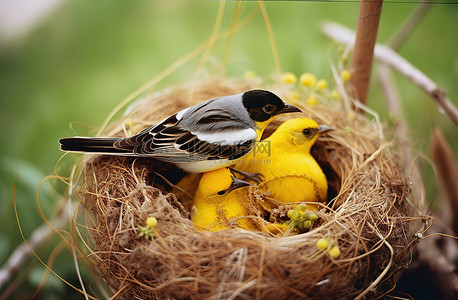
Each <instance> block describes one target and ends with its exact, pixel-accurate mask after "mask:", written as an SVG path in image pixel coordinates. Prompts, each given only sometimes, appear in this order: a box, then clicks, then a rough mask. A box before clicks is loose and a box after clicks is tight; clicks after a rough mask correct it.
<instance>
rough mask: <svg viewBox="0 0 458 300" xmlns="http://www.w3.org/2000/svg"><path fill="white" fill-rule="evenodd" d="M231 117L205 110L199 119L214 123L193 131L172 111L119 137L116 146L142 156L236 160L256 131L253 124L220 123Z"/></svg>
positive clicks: (184, 159) (254, 138) (175, 160)
mask: <svg viewBox="0 0 458 300" xmlns="http://www.w3.org/2000/svg"><path fill="white" fill-rule="evenodd" d="M227 116H229V114H228V115H227ZM228 121H229V120H228V118H225V115H224V114H216V113H215V114H211V113H210V114H209V113H206V114H205V116H204V117H202V118H200V119H199V120H197V123H201V124H206V125H213V126H204V127H205V129H206V130H205V131H203V132H202V131H198V130H194V131H190V130H187V129H185V128H183V127H181V126H180V120H179V119H177V115H173V116H170V117H169V118H167V119H165V120H164V121H162V122H160V123H158V124H157V125H154V126H151V127H149V128H146V129H145V130H143V131H141V132H139V133H138V134H136V135H134V136H132V137H129V138H124V139H120V140H119V141H118V142H116V143H115V145H114V146H115V147H116V148H118V149H123V150H127V149H128V150H131V151H132V152H133V153H135V154H136V155H139V156H155V157H157V158H161V159H164V160H167V161H171V162H177V161H178V162H179V161H193V160H198V161H200V160H215V159H229V160H233V159H237V158H240V157H242V156H244V155H245V154H247V153H248V152H249V151H250V150H251V149H252V147H253V145H254V143H255V142H256V131H255V130H254V129H251V128H245V129H231V128H228V127H227V126H226V127H225V128H224V127H223V128H222V126H221V123H227V122H228ZM235 121H236V120H234V122H235Z"/></svg>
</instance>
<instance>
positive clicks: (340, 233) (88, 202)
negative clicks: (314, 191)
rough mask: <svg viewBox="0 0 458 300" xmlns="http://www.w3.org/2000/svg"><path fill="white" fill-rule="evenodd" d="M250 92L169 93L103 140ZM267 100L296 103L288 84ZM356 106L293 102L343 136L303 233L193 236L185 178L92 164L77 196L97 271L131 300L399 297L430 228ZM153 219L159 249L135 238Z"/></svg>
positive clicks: (391, 146) (394, 151) (324, 144)
mask: <svg viewBox="0 0 458 300" xmlns="http://www.w3.org/2000/svg"><path fill="white" fill-rule="evenodd" d="M251 88H253V87H251V86H250V84H247V83H237V82H233V81H228V80H222V79H214V80H208V81H205V82H201V83H198V84H196V83H194V84H192V85H186V86H181V87H175V88H171V89H169V90H167V91H163V92H161V93H156V94H154V95H152V96H150V97H147V98H145V99H143V100H141V101H139V102H138V103H136V104H135V105H134V106H133V107H132V108H131V109H130V110H129V112H127V113H126V114H125V115H124V117H123V118H122V120H120V121H118V122H117V123H116V124H114V125H113V126H112V127H111V129H110V130H108V131H106V132H105V134H104V135H105V136H119V137H124V136H126V135H131V134H133V133H135V132H137V131H139V130H141V129H143V128H145V127H146V126H148V125H151V124H154V123H155V122H157V121H160V120H162V119H164V118H165V117H167V116H169V115H171V114H173V113H176V112H177V111H179V110H180V109H182V108H185V107H188V106H190V105H193V104H196V103H198V102H201V101H203V100H206V99H210V98H214V97H217V96H222V95H231V94H236V93H240V92H242V91H245V90H248V89H251ZM271 90H273V91H274V92H276V93H277V94H278V95H279V96H280V97H282V98H283V99H285V100H286V101H289V102H292V101H291V99H288V95H287V93H288V92H286V91H285V89H283V88H281V86H277V87H271ZM304 93H305V92H304ZM299 96H301V97H306V96H307V95H305V94H303V95H299ZM320 97H321V98H320ZM296 98H297V95H296ZM328 98H330V97H328ZM350 102H351V101H350V100H348V97H343V99H340V100H329V99H327V98H326V96H324V95H323V96H319V103H318V104H316V105H313V106H311V105H307V104H305V102H303V101H301V100H298V101H297V102H296V103H294V104H295V105H297V106H299V107H301V108H302V110H303V111H304V115H305V116H308V117H311V118H313V119H315V120H316V121H317V122H318V123H320V124H326V125H329V126H332V127H333V128H335V129H336V130H335V131H334V132H332V133H331V134H330V135H329V136H327V137H323V138H320V139H319V140H318V141H317V143H316V145H315V146H314V148H313V151H312V152H313V155H314V157H315V158H316V159H317V161H318V162H319V163H320V165H321V166H322V168H323V170H324V171H325V173H326V175H327V177H328V182H329V192H328V194H329V195H328V207H327V208H323V209H321V210H320V211H319V212H318V213H317V214H318V215H319V217H320V220H321V222H320V224H319V226H315V228H312V229H311V230H310V231H309V232H306V233H303V234H299V235H292V236H285V237H280V236H271V235H269V234H266V233H263V232H255V231H245V230H237V229H227V230H221V231H218V232H204V231H199V230H196V229H195V228H194V227H193V224H192V222H191V220H190V217H189V216H190V214H189V210H188V209H187V208H186V206H187V204H186V203H188V202H186V201H188V200H186V199H184V198H183V197H181V196H177V195H176V194H174V193H171V191H172V186H171V185H170V183H175V182H176V181H177V180H178V179H179V178H177V177H179V175H182V174H183V173H182V172H181V171H179V170H178V169H177V168H175V167H174V166H172V165H170V164H166V163H163V162H158V161H156V160H153V159H144V158H143V159H134V158H126V157H114V156H100V155H90V156H87V157H86V159H85V160H84V161H83V168H82V169H83V173H82V176H81V178H82V182H81V187H80V189H79V193H78V195H79V196H80V199H81V202H82V206H83V208H84V212H85V223H86V226H87V228H88V231H87V232H88V235H89V237H88V238H87V241H85V243H86V244H88V245H90V246H89V247H90V248H91V253H90V254H89V257H92V258H93V260H92V261H93V264H94V265H93V268H94V270H95V271H96V272H97V273H98V274H99V275H100V276H101V277H102V278H103V279H104V280H105V281H106V283H107V285H108V286H109V288H110V289H111V292H112V293H113V294H114V295H117V296H120V297H122V298H126V299H169V298H173V299H204V298H209V297H211V298H218V299H235V298H237V299H238V298H240V299H252V298H255V299H287V297H294V298H306V297H309V298H317V299H331V298H332V299H343V298H354V297H357V296H358V295H359V296H363V295H370V296H375V295H380V294H382V293H384V292H386V291H387V290H389V289H391V288H393V287H394V282H395V279H396V276H397V274H399V271H400V270H401V269H403V268H406V267H407V265H408V263H409V258H410V254H411V251H412V249H413V247H414V245H415V244H416V240H417V238H416V235H415V234H416V233H417V232H419V231H420V230H421V226H422V224H423V223H422V222H421V220H422V218H421V199H420V198H414V197H413V196H412V193H411V189H415V188H417V187H416V186H415V185H412V184H411V179H410V178H409V176H408V175H407V174H406V173H405V172H404V169H405V162H403V161H402V159H401V158H400V157H399V155H398V152H399V148H400V147H403V145H401V144H399V142H396V141H390V142H389V141H386V140H384V138H383V132H382V128H381V126H380V124H378V123H377V122H375V121H373V120H372V121H371V120H369V119H367V118H366V117H364V116H363V115H362V114H359V113H356V112H354V111H353V110H352V107H353V106H352V103H350ZM279 123H280V121H275V122H273V123H272V124H271V126H270V127H269V128H268V129H267V130H266V133H267V134H268V133H269V132H272V131H273V130H274V129H275V127H276V126H278V125H279ZM158 173H159V174H161V175H158ZM150 216H154V217H155V218H156V219H157V220H158V224H157V227H156V231H155V234H154V238H152V239H151V240H149V239H145V238H144V237H140V236H139V234H138V226H139V225H142V226H143V225H144V224H145V220H146V219H147V218H148V217H150ZM418 220H420V221H418ZM321 238H325V239H327V240H329V241H330V242H331V244H334V245H338V247H339V249H340V251H341V254H340V256H338V257H337V258H332V256H331V255H329V253H328V252H326V251H322V250H320V249H318V248H317V245H316V242H317V240H319V239H321Z"/></svg>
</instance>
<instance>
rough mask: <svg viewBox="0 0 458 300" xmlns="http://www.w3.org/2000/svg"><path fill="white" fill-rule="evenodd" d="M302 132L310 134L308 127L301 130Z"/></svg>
mask: <svg viewBox="0 0 458 300" xmlns="http://www.w3.org/2000/svg"><path fill="white" fill-rule="evenodd" d="M302 132H303V133H304V134H305V135H310V133H311V132H312V131H311V130H310V129H308V128H305V129H304V130H302Z"/></svg>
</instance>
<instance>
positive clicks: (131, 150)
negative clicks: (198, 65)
mask: <svg viewBox="0 0 458 300" xmlns="http://www.w3.org/2000/svg"><path fill="white" fill-rule="evenodd" d="M300 111H301V110H300V109H299V108H297V107H295V106H293V105H291V104H288V103H285V102H283V100H281V99H280V98H279V97H278V96H277V95H275V94H274V93H272V92H270V91H266V90H250V91H246V92H244V93H240V94H236V95H230V96H223V97H218V98H214V99H210V100H207V101H205V102H202V103H200V104H197V105H194V106H192V107H189V108H186V109H183V110H181V111H180V112H178V113H177V114H174V115H172V116H170V117H168V118H166V119H165V120H163V121H161V122H159V123H157V124H155V125H153V126H150V127H148V128H146V129H144V130H142V131H140V132H139V133H137V134H135V135H133V136H131V137H126V138H99V137H97V138H89V137H70V138H62V139H60V140H59V142H60V144H61V150H64V151H71V152H89V153H98V154H109V155H122V156H135V157H152V158H155V159H158V160H162V161H166V162H169V163H173V164H175V165H176V166H178V167H179V168H181V169H183V170H184V171H186V172H188V173H202V172H208V171H211V170H216V169H219V168H224V167H227V166H230V165H233V164H234V163H235V161H236V160H237V159H239V158H241V157H244V156H245V155H247V154H248V153H249V152H250V151H251V150H252V149H253V147H254V144H255V143H256V141H259V139H260V138H261V135H262V132H263V131H264V129H265V128H266V126H267V125H268V124H269V123H270V121H271V120H272V118H274V117H275V116H277V115H279V114H284V113H292V112H300Z"/></svg>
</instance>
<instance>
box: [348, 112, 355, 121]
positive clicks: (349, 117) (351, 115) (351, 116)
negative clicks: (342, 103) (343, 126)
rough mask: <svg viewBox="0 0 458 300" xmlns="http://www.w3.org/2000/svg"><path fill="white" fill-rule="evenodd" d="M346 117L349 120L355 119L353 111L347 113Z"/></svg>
mask: <svg viewBox="0 0 458 300" xmlns="http://www.w3.org/2000/svg"><path fill="white" fill-rule="evenodd" d="M347 118H348V119H350V120H354V119H355V114H354V113H348V115H347Z"/></svg>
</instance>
